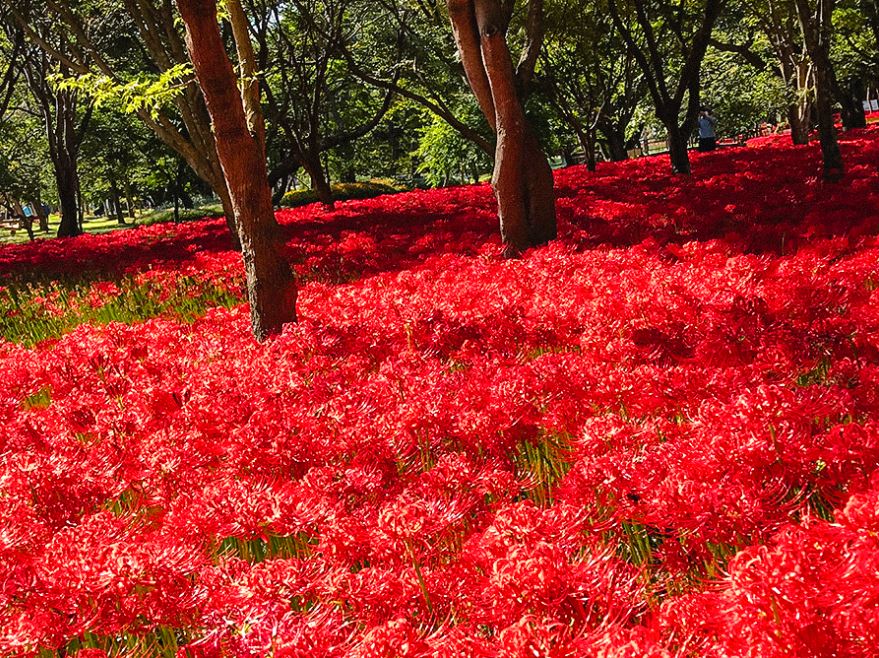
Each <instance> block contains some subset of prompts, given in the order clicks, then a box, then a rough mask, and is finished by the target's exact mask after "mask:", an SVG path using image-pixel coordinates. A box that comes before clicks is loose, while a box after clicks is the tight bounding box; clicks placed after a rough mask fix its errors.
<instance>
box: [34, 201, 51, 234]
mask: <svg viewBox="0 0 879 658" xmlns="http://www.w3.org/2000/svg"><path fill="white" fill-rule="evenodd" d="M30 204H31V206H33V208H34V213H35V214H36V216H37V220H38V221H39V225H40V231H41V232H43V233H48V232H49V215H48V213H47V212H46V209H45V208H44V207H43V200H42V199H41V198H40V194H39V193H37V195H36V196H35V197H34V198H33V199H31V202H30Z"/></svg>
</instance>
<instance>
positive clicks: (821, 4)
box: [796, 0, 845, 181]
mask: <svg viewBox="0 0 879 658" xmlns="http://www.w3.org/2000/svg"><path fill="white" fill-rule="evenodd" d="M796 7H797V14H798V17H799V20H800V27H801V28H802V32H803V40H804V41H805V43H806V49H807V50H808V52H809V58H810V59H811V60H812V63H813V64H814V66H815V107H816V110H817V114H818V136H819V137H820V139H821V154H822V156H823V158H824V179H825V180H828V181H835V180H839V179H840V178H842V176H843V175H844V174H845V165H844V164H843V162H842V153H841V152H840V150H839V142H837V140H836V126H835V125H834V121H833V81H834V80H833V64H832V63H831V61H830V43H831V39H832V35H833V10H834V7H835V0H818V2H817V11H816V12H813V11H812V7H811V3H810V2H809V0H796Z"/></svg>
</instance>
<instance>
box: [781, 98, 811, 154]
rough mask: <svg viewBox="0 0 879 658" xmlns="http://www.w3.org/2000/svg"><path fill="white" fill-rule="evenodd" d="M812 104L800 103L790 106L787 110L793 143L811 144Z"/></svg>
mask: <svg viewBox="0 0 879 658" xmlns="http://www.w3.org/2000/svg"><path fill="white" fill-rule="evenodd" d="M810 110H811V103H809V102H808V99H806V102H805V103H803V102H800V103H794V104H792V105H790V106H789V107H788V109H787V121H788V123H789V124H790V136H791V141H793V143H794V144H796V145H803V144H808V143H809V127H810V124H811V116H810V115H811V111H810Z"/></svg>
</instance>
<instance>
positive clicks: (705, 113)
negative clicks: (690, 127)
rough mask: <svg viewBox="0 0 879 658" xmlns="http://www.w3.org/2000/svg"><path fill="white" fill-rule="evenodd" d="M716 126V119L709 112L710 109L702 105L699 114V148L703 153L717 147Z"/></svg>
mask: <svg viewBox="0 0 879 658" xmlns="http://www.w3.org/2000/svg"><path fill="white" fill-rule="evenodd" d="M716 127H717V119H715V118H714V115H713V114H711V110H709V109H708V108H707V107H703V108H702V111H701V112H700V114H699V150H700V151H702V152H703V153H704V152H706V151H714V150H715V149H716V148H717V133H716V132H715V128H716Z"/></svg>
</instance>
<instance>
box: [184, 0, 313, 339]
mask: <svg viewBox="0 0 879 658" xmlns="http://www.w3.org/2000/svg"><path fill="white" fill-rule="evenodd" d="M177 6H178V8H179V9H180V15H181V16H182V18H183V22H184V23H185V25H186V44H187V47H188V49H189V54H190V57H191V58H192V64H193V67H194V68H195V75H196V78H197V79H198V83H199V86H200V87H201V90H202V93H203V94H204V98H205V102H206V104H207V108H208V112H209V113H210V116H211V122H212V124H213V128H214V135H215V137H216V144H217V154H218V155H219V158H220V165H221V166H222V169H223V176H224V178H225V181H226V185H227V187H228V189H229V195H230V196H231V201H232V206H233V209H234V213H235V223H236V226H237V228H238V235H239V237H240V239H241V247H242V255H243V257H244V266H245V270H246V273H247V293H248V298H249V301H250V317H251V323H252V325H253V332H254V334H255V336H256V338H257V340H260V341H263V340H266V339H267V338H268V337H269V336H271V335H273V334H277V333H279V332H280V331H281V328H282V327H283V325H284V324H285V323H287V322H294V321H295V320H296V282H295V280H294V277H293V273H292V271H291V269H290V265H289V263H288V262H287V261H286V260H285V259H284V258H283V256H282V253H281V246H282V245H281V240H280V235H279V232H278V225H277V222H276V221H275V215H274V210H273V208H272V195H271V191H270V190H269V184H268V172H267V170H266V160H265V150H264V148H263V146H262V143H261V140H260V139H259V137H257V136H254V135H252V134H251V133H250V131H249V130H248V119H247V115H246V114H245V110H244V106H243V103H242V98H241V94H240V93H239V91H238V87H237V84H238V80H237V77H236V76H235V72H234V71H233V69H232V63H231V61H230V60H229V57H228V55H227V54H226V50H225V48H224V45H223V40H222V37H221V36H220V30H219V27H218V24H217V4H216V0H178V2H177Z"/></svg>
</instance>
